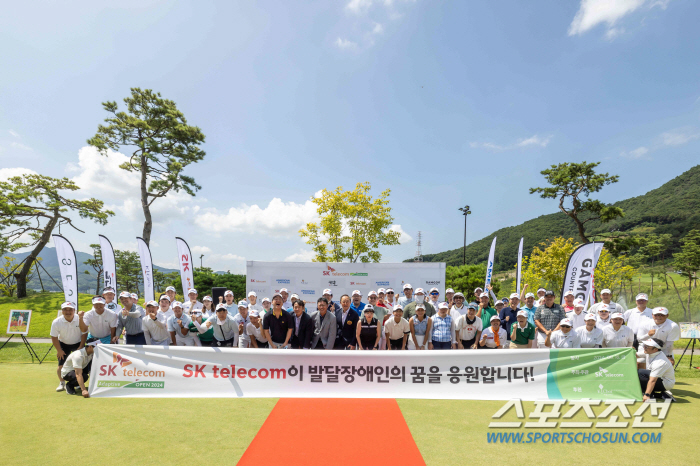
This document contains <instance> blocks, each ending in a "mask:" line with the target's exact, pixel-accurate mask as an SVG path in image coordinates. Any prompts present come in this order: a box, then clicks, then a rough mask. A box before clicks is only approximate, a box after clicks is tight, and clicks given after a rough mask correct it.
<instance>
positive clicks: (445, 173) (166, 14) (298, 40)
mask: <svg viewBox="0 0 700 466" xmlns="http://www.w3.org/2000/svg"><path fill="white" fill-rule="evenodd" d="M119 5H120V6H119V7H103V6H99V5H98V4H96V3H95V2H82V3H80V2H72V3H70V5H69V6H68V4H64V3H62V2H52V3H42V4H41V6H40V7H39V6H36V5H33V4H28V3H27V2H14V3H13V4H10V5H9V6H6V7H5V12H4V14H3V15H2V17H0V50H1V52H2V53H0V68H1V69H2V72H1V73H0V85H1V86H2V92H0V177H7V176H10V175H13V174H17V173H21V172H28V171H34V172H38V173H42V174H46V175H50V176H67V177H70V178H72V179H74V180H75V181H76V182H77V183H78V184H79V185H80V186H81V188H83V189H82V190H81V193H80V196H94V197H98V198H100V199H103V200H104V201H105V202H106V203H107V204H108V205H109V206H110V207H111V208H112V209H113V210H114V211H115V212H116V213H117V215H116V216H115V217H114V218H113V219H112V220H111V221H110V223H109V225H108V226H106V227H98V226H95V225H92V224H89V223H87V222H84V221H81V222H78V223H79V225H80V226H81V228H83V229H84V230H85V231H86V233H85V234H81V233H78V232H70V231H68V230H64V231H63V233H64V234H65V235H66V236H67V237H68V238H69V239H71V241H72V242H73V244H74V245H75V246H76V249H79V250H83V251H89V249H88V245H89V244H90V243H93V242H96V240H97V235H98V234H105V235H106V236H108V237H109V238H110V239H111V240H112V242H113V244H115V246H116V247H118V248H123V249H127V248H128V249H132V250H135V248H136V244H135V240H134V238H135V236H138V235H140V233H141V229H142V222H143V214H142V212H141V210H140V207H139V198H138V190H137V183H138V181H137V179H135V178H134V176H133V175H131V174H128V173H126V172H123V171H120V170H119V169H118V168H117V165H118V163H120V161H121V160H123V159H124V157H125V156H124V155H122V154H113V155H112V156H110V157H102V156H99V155H97V154H96V153H95V151H94V150H93V149H91V148H89V147H86V146H87V144H86V142H85V141H86V140H87V139H88V138H90V137H91V136H93V135H94V133H95V131H96V128H97V125H98V124H99V123H101V122H102V120H103V119H104V118H105V116H106V114H105V112H104V111H103V110H102V107H101V102H103V101H106V100H116V101H118V102H119V103H121V100H122V99H123V98H124V97H126V96H127V95H128V93H129V88H130V87H142V88H151V89H154V90H156V91H159V92H161V93H162V95H163V96H164V97H166V98H169V99H172V100H174V101H175V102H177V104H178V106H179V108H180V109H181V110H182V111H183V112H184V113H185V115H186V117H187V119H188V121H189V122H190V124H194V125H197V126H199V127H200V128H202V130H203V132H204V133H205V134H206V136H207V141H206V144H205V145H204V146H203V148H204V149H205V150H206V152H207V156H206V158H205V159H204V161H202V162H201V163H199V164H196V166H191V167H189V168H188V169H187V173H188V174H190V175H192V176H194V177H195V179H196V180H197V182H198V183H199V184H201V185H202V187H203V189H202V190H201V191H200V192H199V194H198V196H197V197H195V198H191V197H189V196H186V195H183V194H179V195H174V196H171V197H170V198H169V199H166V200H163V201H159V202H157V203H156V204H154V206H155V209H154V216H155V221H156V225H155V227H154V231H153V237H152V254H153V256H154V261H155V262H156V263H157V264H160V265H165V266H174V265H175V264H176V261H175V258H176V250H175V242H174V237H175V236H182V237H184V238H186V239H187V240H188V242H189V243H190V246H191V247H192V249H193V252H194V253H195V254H196V255H198V254H200V253H204V254H205V257H204V263H205V265H209V266H211V267H213V268H215V269H216V270H227V269H228V270H231V271H232V272H243V271H244V270H245V260H246V259H247V260H279V261H281V260H309V258H310V254H309V250H310V248H309V247H308V246H307V245H306V244H304V242H303V241H302V240H301V239H300V238H299V237H298V235H297V231H298V229H299V228H300V227H301V226H302V225H303V224H304V223H305V222H307V221H309V220H312V219H313V218H314V206H313V205H312V204H311V203H310V201H309V199H310V197H311V196H313V195H314V193H316V192H317V191H319V190H321V189H323V188H327V189H334V188H335V187H337V186H343V187H345V188H352V187H354V185H355V184H356V183H357V182H361V181H369V182H371V183H372V186H373V191H374V192H375V194H376V193H379V192H381V191H382V190H384V189H387V188H389V189H391V190H392V194H391V199H392V202H391V205H392V207H393V209H394V210H393V213H394V217H395V224H396V225H397V226H396V227H395V228H400V230H401V231H403V232H405V235H404V236H403V244H402V245H400V246H395V247H392V248H388V249H386V250H385V256H384V260H386V261H399V260H402V259H405V258H408V257H411V256H412V255H413V253H414V251H415V238H416V236H417V232H418V231H419V230H420V231H422V232H423V252H424V253H430V252H439V251H443V250H446V249H453V248H456V247H459V246H460V245H461V244H462V228H463V219H462V217H461V216H460V213H459V212H458V211H457V208H458V207H460V206H462V205H465V204H469V205H470V206H471V210H472V213H473V214H472V216H471V217H470V219H469V220H470V223H469V227H468V232H467V234H468V239H469V240H476V239H479V238H481V237H483V236H486V235H488V234H489V233H491V232H492V231H494V230H496V229H498V228H501V227H504V226H509V225H515V224H518V223H521V222H523V221H525V220H528V219H530V218H532V217H536V216H539V215H543V214H547V213H551V212H554V211H555V210H556V203H555V202H554V201H548V200H542V199H539V198H537V197H536V196H534V195H529V194H528V188H530V187H535V186H540V185H542V184H543V180H542V177H541V176H540V175H539V171H540V170H542V169H544V168H547V167H548V166H549V165H551V164H556V163H560V162H564V161H582V160H587V161H600V162H602V164H601V166H600V169H601V170H603V171H608V172H610V173H614V174H619V175H620V182H619V183H618V184H616V185H614V186H611V187H608V188H606V189H605V190H604V192H603V193H601V195H600V198H601V199H602V200H604V201H607V202H614V201H617V200H620V199H624V198H628V197H631V196H636V195H639V194H643V193H645V192H647V191H649V190H650V189H653V188H656V187H658V186H660V185H661V184H663V183H665V182H666V181H668V180H670V179H671V178H673V177H675V176H677V175H679V174H680V173H682V172H683V171H685V170H687V169H689V168H690V167H692V166H694V165H695V164H696V163H697V160H698V157H697V154H698V149H699V148H700V121H699V117H700V83H699V81H698V76H699V75H700V62H699V60H698V59H697V57H698V56H700V50H698V49H699V48H700V40H699V37H698V36H699V35H700V32H699V31H698V28H697V24H696V23H697V18H698V17H699V16H700V4H699V3H697V2H693V1H690V0H670V1H658V0H657V1H653V0H614V1H598V0H590V1H583V2H581V3H579V2H544V1H542V2H536V1H532V2H515V1H512V2H461V1H427V0H416V1H410V0H382V1H377V0H343V1H326V2H285V1H280V2H273V1H268V2H259V3H254V2H235V3H234V2H218V3H215V2H161V1H151V2H149V1H143V0H140V1H122V2H119Z"/></svg>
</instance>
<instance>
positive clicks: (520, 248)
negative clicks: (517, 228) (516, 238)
mask: <svg viewBox="0 0 700 466" xmlns="http://www.w3.org/2000/svg"><path fill="white" fill-rule="evenodd" d="M524 239H525V238H524V237H523V238H520V246H518V275H517V276H516V277H515V283H516V284H517V290H516V292H517V293H518V296H520V279H521V277H522V276H523V275H522V269H523V240H524Z"/></svg>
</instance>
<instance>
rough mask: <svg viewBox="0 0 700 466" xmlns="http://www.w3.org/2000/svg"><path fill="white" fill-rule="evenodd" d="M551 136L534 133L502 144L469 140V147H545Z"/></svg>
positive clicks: (503, 148) (494, 148)
mask: <svg viewBox="0 0 700 466" xmlns="http://www.w3.org/2000/svg"><path fill="white" fill-rule="evenodd" d="M552 137H553V136H552V135H549V136H538V135H536V134H535V135H533V136H531V137H529V138H526V139H520V140H518V142H516V143H514V144H508V145H502V144H495V143H493V142H470V143H469V147H471V148H473V149H487V150H492V151H502V150H511V149H517V148H519V147H547V145H548V144H549V142H550V141H551V140H552Z"/></svg>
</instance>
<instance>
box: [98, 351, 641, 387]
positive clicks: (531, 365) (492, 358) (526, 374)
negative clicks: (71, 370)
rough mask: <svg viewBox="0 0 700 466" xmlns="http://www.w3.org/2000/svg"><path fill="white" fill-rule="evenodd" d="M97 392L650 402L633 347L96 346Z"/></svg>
mask: <svg viewBox="0 0 700 466" xmlns="http://www.w3.org/2000/svg"><path fill="white" fill-rule="evenodd" d="M89 392H90V396H93V397H155V398H157V397H218V398H241V397H250V398H268V397H296V398H419V399H426V398H431V399H458V400H509V399H512V398H520V399H522V400H541V399H568V400H572V399H583V398H591V399H602V400H607V399H628V400H632V399H635V400H639V399H641V394H642V393H641V390H640V386H639V379H638V378H637V358H636V356H635V353H634V349H632V348H604V349H564V350H556V349H554V350H544V349H535V350H498V351H491V350H454V351H341V350H338V351H310V350H306V351H304V350H259V349H237V348H236V349H234V348H206V347H199V348H196V347H185V346H175V347H170V348H163V347H160V346H131V345H97V347H96V350H95V357H94V359H93V361H92V370H91V375H90V388H89Z"/></svg>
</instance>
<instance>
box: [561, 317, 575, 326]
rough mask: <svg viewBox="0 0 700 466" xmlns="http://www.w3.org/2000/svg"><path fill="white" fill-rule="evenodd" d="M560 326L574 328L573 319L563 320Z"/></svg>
mask: <svg viewBox="0 0 700 466" xmlns="http://www.w3.org/2000/svg"><path fill="white" fill-rule="evenodd" d="M559 325H568V326H569V327H571V326H572V324H571V319H569V318H565V319H562V320H561V322H559Z"/></svg>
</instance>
